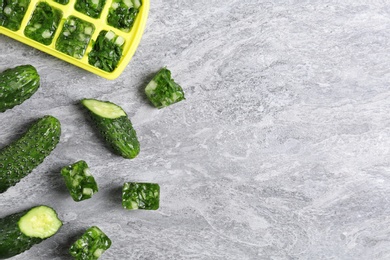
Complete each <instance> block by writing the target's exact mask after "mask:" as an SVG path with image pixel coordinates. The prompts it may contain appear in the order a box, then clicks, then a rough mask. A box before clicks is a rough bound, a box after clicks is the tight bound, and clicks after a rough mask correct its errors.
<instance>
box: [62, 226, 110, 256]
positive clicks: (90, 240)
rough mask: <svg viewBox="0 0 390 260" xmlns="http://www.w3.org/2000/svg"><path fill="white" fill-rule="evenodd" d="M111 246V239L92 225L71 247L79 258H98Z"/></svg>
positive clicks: (72, 252)
mask: <svg viewBox="0 0 390 260" xmlns="http://www.w3.org/2000/svg"><path fill="white" fill-rule="evenodd" d="M110 246H111V240H110V239H109V238H108V236H107V235H106V234H104V233H103V231H101V230H100V229H99V228H98V227H96V226H92V227H90V228H89V229H87V231H86V232H85V233H84V234H83V235H82V236H81V237H80V238H79V239H78V240H77V241H76V242H75V243H74V244H73V245H72V246H71V247H70V249H69V253H70V254H71V255H72V256H73V257H74V258H75V259H77V260H95V259H98V258H99V257H100V256H101V255H102V254H103V253H104V252H105V251H106V250H107V249H109V248H110Z"/></svg>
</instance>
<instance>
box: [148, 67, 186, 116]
mask: <svg viewBox="0 0 390 260" xmlns="http://www.w3.org/2000/svg"><path fill="white" fill-rule="evenodd" d="M145 93H146V96H147V97H148V98H149V100H150V102H152V104H153V105H154V106H155V107H157V108H159V109H160V108H164V107H167V106H170V105H172V104H174V103H177V102H179V101H182V100H184V99H185V97H184V91H183V89H182V88H181V86H180V85H178V84H177V83H176V82H175V81H174V80H173V79H172V78H171V72H170V71H169V70H168V69H167V68H162V69H161V70H160V71H159V72H158V73H157V74H156V75H155V76H154V78H153V79H152V80H151V81H150V82H149V84H148V85H147V86H146V88H145Z"/></svg>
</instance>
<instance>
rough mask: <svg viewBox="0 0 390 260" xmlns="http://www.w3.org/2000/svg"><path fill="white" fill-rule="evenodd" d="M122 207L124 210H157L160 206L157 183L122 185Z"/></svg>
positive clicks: (129, 183) (128, 183)
mask: <svg viewBox="0 0 390 260" xmlns="http://www.w3.org/2000/svg"><path fill="white" fill-rule="evenodd" d="M122 206H123V208H125V209H145V210H157V209H158V208H159V206H160V186H159V185H158V184H157V183H137V182H126V183H124V184H123V188H122Z"/></svg>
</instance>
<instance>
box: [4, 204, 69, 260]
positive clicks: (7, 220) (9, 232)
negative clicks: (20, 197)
mask: <svg viewBox="0 0 390 260" xmlns="http://www.w3.org/2000/svg"><path fill="white" fill-rule="evenodd" d="M61 226H62V222H61V220H60V219H59V218H58V216H57V213H56V212H55V210H54V209H52V208H50V207H48V206H44V205H42V206H37V207H33V208H31V209H29V210H25V211H22V212H19V213H15V214H12V215H9V216H7V217H4V218H2V219H0V234H1V235H0V259H5V258H9V257H13V256H15V255H18V254H20V253H22V252H24V251H26V250H28V249H30V248H31V247H32V246H34V245H35V244H38V243H40V242H42V241H43V240H45V239H47V238H49V237H51V236H53V235H54V234H56V233H57V231H58V230H59V229H60V227H61Z"/></svg>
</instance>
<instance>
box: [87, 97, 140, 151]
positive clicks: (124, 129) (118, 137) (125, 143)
mask: <svg viewBox="0 0 390 260" xmlns="http://www.w3.org/2000/svg"><path fill="white" fill-rule="evenodd" d="M104 102H105V103H110V104H113V105H115V106H118V105H116V104H114V103H112V102H108V101H104ZM81 103H83V101H81ZM86 108H87V107H86ZM87 110H88V112H89V115H90V117H91V119H92V121H93V122H94V124H95V125H96V127H97V129H98V130H99V132H100V134H101V135H102V136H103V138H104V139H105V140H106V142H107V143H108V144H110V145H111V147H112V148H113V150H114V151H115V153H117V154H118V155H120V156H122V157H124V158H126V159H133V158H135V157H136V156H137V155H138V154H139V151H140V144H139V142H138V139H137V133H136V131H135V130H134V128H133V125H132V123H131V121H130V119H129V118H128V117H127V115H126V116H121V117H118V118H114V119H111V118H104V117H101V116H99V115H97V114H95V113H94V112H92V111H91V110H89V109H88V108H87Z"/></svg>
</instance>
